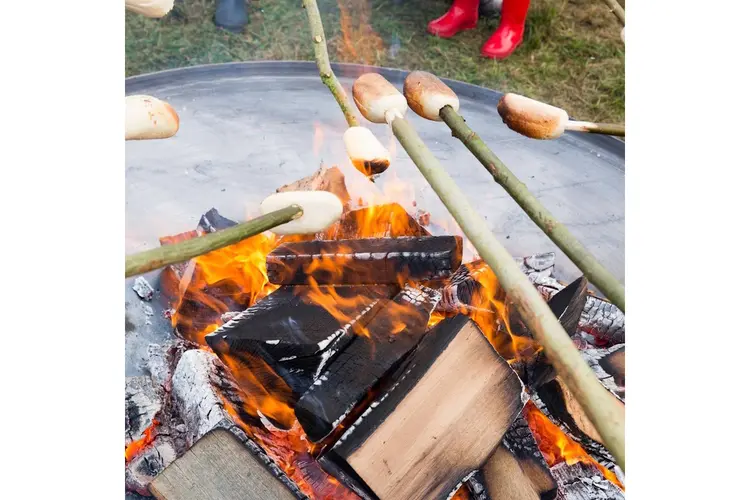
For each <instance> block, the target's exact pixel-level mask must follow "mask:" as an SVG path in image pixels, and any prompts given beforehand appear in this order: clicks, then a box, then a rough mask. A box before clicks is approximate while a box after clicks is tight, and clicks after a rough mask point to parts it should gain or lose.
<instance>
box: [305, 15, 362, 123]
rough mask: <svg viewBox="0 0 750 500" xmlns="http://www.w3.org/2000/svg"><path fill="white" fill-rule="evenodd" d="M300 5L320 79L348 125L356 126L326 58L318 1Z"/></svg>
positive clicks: (352, 112)
mask: <svg viewBox="0 0 750 500" xmlns="http://www.w3.org/2000/svg"><path fill="white" fill-rule="evenodd" d="M302 6H303V7H304V9H305V11H307V20H308V22H309V23H310V31H312V39H313V48H314V49H315V64H317V65H318V70H319V71H320V79H321V80H323V83H324V84H325V86H326V87H328V90H330V91H331V94H333V98H334V99H336V102H337V103H339V107H340V108H341V111H342V112H343V113H344V118H346V123H348V124H349V126H350V127H356V126H358V125H359V122H358V121H357V116H356V115H355V114H354V109H352V106H351V104H350V103H349V98H348V97H347V95H346V90H344V87H343V86H342V85H341V82H339V80H338V78H336V75H335V74H334V73H333V69H331V63H330V61H329V60H328V48H327V47H326V34H325V31H324V30H323V21H321V19H320V11H319V10H318V3H317V2H316V1H315V0H302Z"/></svg>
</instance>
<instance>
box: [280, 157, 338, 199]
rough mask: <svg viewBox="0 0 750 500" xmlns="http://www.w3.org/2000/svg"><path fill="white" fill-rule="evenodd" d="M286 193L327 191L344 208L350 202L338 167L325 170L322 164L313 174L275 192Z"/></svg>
mask: <svg viewBox="0 0 750 500" xmlns="http://www.w3.org/2000/svg"><path fill="white" fill-rule="evenodd" d="M286 191H328V192H329V193H333V194H335V195H336V196H337V197H338V199H339V200H341V203H342V204H343V205H344V207H346V206H348V205H349V203H350V202H351V199H352V198H351V196H350V195H349V191H347V189H346V179H345V178H344V174H342V173H341V170H339V169H338V167H330V168H326V167H325V166H324V165H323V164H321V165H320V168H318V170H316V171H315V172H314V173H313V174H311V175H309V176H307V177H305V178H303V179H300V180H298V181H295V182H292V183H290V184H286V185H284V186H281V187H280V188H278V189H277V190H276V192H277V193H284V192H286Z"/></svg>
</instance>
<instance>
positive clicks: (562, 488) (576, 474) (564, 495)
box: [550, 462, 625, 500]
mask: <svg viewBox="0 0 750 500" xmlns="http://www.w3.org/2000/svg"><path fill="white" fill-rule="evenodd" d="M550 471H551V473H552V477H554V478H555V481H556V482H557V488H558V492H557V497H556V498H557V499H560V500H563V499H564V500H625V494H624V493H623V492H622V490H620V489H619V488H618V487H617V486H615V485H614V484H612V483H610V482H609V481H607V480H606V479H605V478H604V477H603V476H602V474H601V472H600V471H599V470H598V469H597V468H596V467H594V466H593V465H591V464H584V463H583V462H578V463H575V464H573V465H568V464H566V463H565V462H563V463H560V464H557V465H555V466H554V467H552V469H550Z"/></svg>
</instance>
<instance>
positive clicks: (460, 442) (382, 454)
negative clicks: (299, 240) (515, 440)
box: [320, 316, 523, 500]
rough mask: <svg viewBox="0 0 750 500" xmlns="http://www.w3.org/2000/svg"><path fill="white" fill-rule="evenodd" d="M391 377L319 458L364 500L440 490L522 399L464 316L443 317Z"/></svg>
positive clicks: (473, 461)
mask: <svg viewBox="0 0 750 500" xmlns="http://www.w3.org/2000/svg"><path fill="white" fill-rule="evenodd" d="M392 381H393V384H392V385H391V386H390V389H388V391H387V392H386V393H385V394H384V395H383V396H381V397H380V398H379V399H377V400H376V401H374V402H373V403H371V404H370V405H369V407H368V408H367V409H366V410H365V411H364V413H363V414H362V415H361V416H360V417H359V418H358V419H357V420H356V421H355V422H354V424H353V425H352V426H351V427H350V428H349V429H348V430H347V431H346V432H345V433H344V434H343V436H342V437H341V438H340V439H339V440H338V442H337V443H336V444H335V445H334V446H333V447H332V448H331V449H330V450H329V451H328V452H326V453H325V454H324V455H323V456H322V457H321V459H320V460H321V463H322V464H323V467H324V468H325V469H326V470H328V471H329V472H331V473H332V474H333V475H335V476H337V477H339V478H340V479H341V480H342V481H344V482H346V483H347V484H348V485H350V486H351V487H352V488H353V489H354V490H355V491H356V492H357V493H358V494H359V495H360V496H362V497H363V498H365V499H369V498H387V499H388V500H400V499H405V500H406V499H409V500H410V499H414V498H438V497H440V496H443V497H444V496H445V495H447V494H449V493H450V492H451V491H452V490H453V489H454V487H455V486H456V485H457V484H458V483H459V482H460V481H461V480H462V478H465V477H466V476H467V475H468V474H469V473H471V472H472V471H473V470H475V469H477V468H479V467H480V466H481V465H482V464H483V463H484V462H485V460H486V459H487V458H488V457H489V456H490V454H491V453H492V452H493V451H494V449H495V447H496V446H497V444H498V443H499V442H500V440H501V439H502V437H503V435H504V434H505V432H506V430H507V429H508V428H509V427H510V425H511V423H512V422H513V420H514V419H515V418H516V416H517V415H518V414H519V412H520V411H521V408H522V406H523V402H522V394H523V391H522V385H521V382H520V380H519V379H518V377H517V376H516V374H515V373H514V372H513V370H512V369H511V368H510V366H509V365H508V364H507V363H506V362H505V361H504V360H503V359H502V358H500V357H499V356H498V355H497V353H496V352H495V350H494V349H493V348H492V346H491V345H490V344H489V342H488V341H487V339H486V338H485V337H484V335H483V334H482V332H481V331H480V330H479V328H478V327H477V326H476V324H475V323H473V322H472V321H470V320H469V319H468V318H467V317H466V316H456V317H453V318H448V319H445V320H443V321H442V322H440V323H439V324H438V325H437V326H436V327H435V328H434V329H433V330H432V331H431V332H430V333H429V334H428V335H426V336H425V337H424V338H423V339H422V342H420V344H419V346H418V347H417V349H416V350H415V351H414V352H413V353H412V354H411V355H410V356H409V358H407V359H406V360H405V361H404V362H403V363H402V364H401V365H400V366H399V368H398V370H397V371H396V372H395V373H394V375H393V378H392ZM446 450H449V452H448V453H446Z"/></svg>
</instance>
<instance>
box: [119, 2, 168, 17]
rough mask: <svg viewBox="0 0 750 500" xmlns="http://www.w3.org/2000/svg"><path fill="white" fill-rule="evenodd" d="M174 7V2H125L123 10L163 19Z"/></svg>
mask: <svg viewBox="0 0 750 500" xmlns="http://www.w3.org/2000/svg"><path fill="white" fill-rule="evenodd" d="M172 7H174V0H125V9H126V10H129V11H130V12H135V13H136V14H140V15H142V16H146V17H164V16H165V15H167V13H168V12H169V11H170V10H172Z"/></svg>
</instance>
